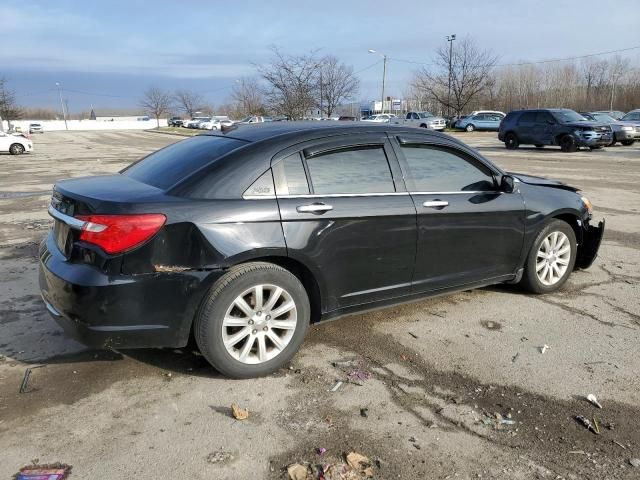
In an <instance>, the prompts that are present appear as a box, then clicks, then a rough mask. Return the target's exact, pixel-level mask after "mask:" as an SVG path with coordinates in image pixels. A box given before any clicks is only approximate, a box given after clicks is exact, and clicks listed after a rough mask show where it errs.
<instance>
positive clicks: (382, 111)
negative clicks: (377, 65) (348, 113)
mask: <svg viewBox="0 0 640 480" xmlns="http://www.w3.org/2000/svg"><path fill="white" fill-rule="evenodd" d="M369 53H377V54H378V55H381V56H382V59H383V60H384V61H383V64H382V105H381V106H380V113H384V82H385V80H386V78H387V56H386V55H385V54H383V53H378V52H376V51H375V50H373V49H372V48H370V49H369Z"/></svg>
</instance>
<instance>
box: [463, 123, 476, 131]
mask: <svg viewBox="0 0 640 480" xmlns="http://www.w3.org/2000/svg"><path fill="white" fill-rule="evenodd" d="M475 129H476V127H474V126H473V125H472V124H469V125H467V128H465V130H466V131H467V132H473V131H474V130H475Z"/></svg>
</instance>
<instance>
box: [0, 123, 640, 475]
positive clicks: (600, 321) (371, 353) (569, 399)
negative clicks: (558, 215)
mask: <svg viewBox="0 0 640 480" xmlns="http://www.w3.org/2000/svg"><path fill="white" fill-rule="evenodd" d="M458 136H459V137H460V138H462V139H463V140H464V141H466V142H467V143H469V144H470V145H472V146H474V147H476V148H478V149H479V150H480V151H481V152H482V153H483V154H484V155H486V156H487V157H488V158H490V159H492V160H493V161H495V162H496V163H498V164H499V165H501V166H502V167H504V168H506V169H507V170H512V171H516V172H523V173H530V174H534V175H542V176H549V177H553V178H557V179H560V180H563V181H565V182H568V183H571V184H572V185H576V186H578V187H580V188H582V189H583V190H584V192H585V194H586V195H587V196H589V198H590V199H591V200H592V202H593V203H594V205H595V210H596V213H595V217H596V219H599V218H600V217H602V216H604V217H606V219H607V231H606V234H605V239H604V242H603V246H602V248H601V251H600V256H599V259H598V260H597V261H596V263H595V265H594V266H593V267H592V268H591V269H589V270H587V271H580V272H576V273H574V274H573V275H572V277H571V279H570V281H569V282H568V284H567V285H566V287H565V288H564V289H563V291H561V292H559V293H556V294H552V295H546V296H530V295H525V294H522V293H520V292H519V291H518V289H517V288H513V287H507V286H504V287H503V286H500V287H491V288H484V289H480V290H475V291H468V292H463V293H459V294H456V295H450V296H446V297H439V298H435V299H430V300H424V301H421V302H418V303H413V304H411V305H406V306H402V307H396V308H390V309H385V310H380V311H377V312H374V313H369V314H366V315H354V316H350V317H347V318H344V319H342V320H339V321H335V322H331V323H326V324H321V325H317V326H314V327H313V328H311V329H310V334H309V336H308V338H307V340H306V342H305V344H304V345H303V348H302V350H301V352H300V353H299V354H298V355H297V356H296V357H295V358H294V360H293V362H292V363H291V365H290V367H289V368H288V369H284V370H282V371H280V372H278V373H277V374H275V375H273V376H270V377H267V378H262V379H258V380H247V381H231V380H227V379H225V378H221V377H220V376H219V375H218V374H217V373H216V372H215V371H213V370H212V369H211V368H210V367H209V366H208V365H207V364H206V363H205V361H204V360H203V359H202V357H201V356H199V355H198V354H197V353H194V352H193V351H192V349H188V348H187V349H183V350H135V351H122V352H98V351H88V350H86V349H84V348H83V347H82V346H81V345H79V344H77V343H75V342H73V341H71V340H69V339H67V338H65V337H64V335H63V334H62V331H61V329H60V328H58V327H57V325H56V324H55V323H54V322H53V320H51V319H50V318H49V316H48V314H47V313H46V311H45V309H44V306H43V304H42V301H41V299H40V296H39V290H38V286H37V262H36V251H37V246H38V243H39V241H40V240H41V239H42V237H43V236H44V235H45V234H46V231H47V229H48V227H49V219H48V217H47V214H46V205H47V203H48V197H49V194H50V190H51V186H52V184H53V183H54V182H55V181H56V180H57V179H62V178H66V177H73V176H81V175H87V174H102V173H112V172H115V171H117V170H119V169H120V168H122V167H123V166H125V165H127V164H128V163H130V162H131V161H133V160H135V159H137V158H139V157H141V156H142V155H145V154H146V153H148V152H151V151H153V150H155V149H158V148H160V147H162V146H164V145H167V144H169V143H171V142H175V141H178V140H180V137H176V136H170V135H163V134H157V133H147V132H74V133H72V132H58V133H46V134H44V135H41V136H37V137H35V139H34V142H35V153H34V154H32V155H24V156H20V157H14V156H9V155H0V162H1V163H2V172H3V173H2V175H1V176H0V265H1V266H2V270H1V271H2V276H1V277H0V478H10V477H11V475H13V474H14V473H16V472H17V471H18V469H19V468H20V467H22V466H24V465H27V464H29V463H31V462H39V463H53V462H62V463H67V464H70V465H72V466H73V473H72V475H71V478H82V479H89V478H109V479H129V478H155V477H162V478H169V476H170V477H171V478H190V479H212V478H214V479H253V478H274V479H280V478H286V477H287V475H286V472H285V470H286V466H287V465H289V464H291V463H294V462H299V463H304V462H311V463H313V464H319V463H336V462H340V461H342V459H343V455H344V454H346V453H348V452H350V451H357V452H359V453H361V454H363V455H366V456H367V457H369V458H370V459H371V460H372V462H373V471H374V476H375V478H384V479H388V478H402V479H413V478H443V479H444V478H496V479H531V478H548V479H556V478H575V479H582V478H589V479H605V478H639V477H640V468H636V467H633V466H631V464H630V462H629V460H630V459H631V458H634V457H640V388H639V387H640V355H638V352H639V346H640V289H639V286H640V268H639V265H640V233H639V232H640V189H639V188H638V185H640V145H639V144H636V145H634V146H632V147H622V146H617V147H613V148H607V149H605V150H601V151H580V152H576V153H572V154H564V153H561V152H560V151H559V150H558V149H556V148H546V149H544V150H536V149H535V148H521V149H519V150H516V151H507V150H505V148H504V147H503V146H502V144H501V143H500V142H498V141H497V138H496V135H495V133H472V134H466V133H465V134H458ZM544 345H548V346H549V348H548V349H547V350H546V352H545V353H544V354H543V353H541V347H542V346H544ZM345 361H353V363H352V364H349V365H344V364H338V366H337V367H336V366H334V365H333V363H334V362H345ZM35 366H38V367H40V366H42V368H37V369H34V370H33V371H32V374H31V378H30V382H29V389H28V391H27V392H26V393H23V394H19V393H18V389H19V387H20V384H21V381H22V378H23V374H24V372H25V368H27V367H35ZM354 366H357V367H358V368H360V369H362V370H364V371H366V372H370V373H371V374H372V376H371V378H370V379H366V380H363V381H362V382H360V383H362V385H357V384H354V383H350V382H347V373H346V372H348V371H349V370H351V369H353V368H354ZM337 380H342V381H344V384H342V386H341V387H340V388H339V389H338V390H337V391H335V392H332V391H330V390H331V388H332V386H333V385H334V384H335V382H336V381H337ZM589 393H593V394H595V395H596V396H597V397H598V399H599V401H600V402H601V403H602V405H603V407H604V408H603V409H602V410H600V409H596V408H595V407H593V406H592V405H591V404H589V403H588V402H586V401H585V400H584V396H585V395H587V394H589ZM232 403H236V404H238V405H240V406H242V407H246V408H248V409H249V413H250V415H249V418H248V419H247V420H244V421H237V420H234V419H233V418H232V417H231V416H230V413H229V407H230V405H231V404H232ZM362 409H366V410H362ZM496 413H497V414H499V417H498V418H504V419H508V417H510V419H511V420H513V421H515V424H514V425H504V424H500V423H499V420H497V419H496ZM576 415H585V416H587V417H589V418H593V417H594V416H595V417H596V418H597V421H598V424H599V426H600V430H601V434H600V435H595V434H593V433H591V432H589V431H588V430H587V429H585V428H584V427H583V426H581V425H579V424H578V423H577V422H576V421H575V420H574V416H576ZM320 447H322V448H326V449H327V452H326V453H325V454H324V455H323V456H319V455H318V454H317V451H316V449H317V448H320ZM169 472H170V474H169Z"/></svg>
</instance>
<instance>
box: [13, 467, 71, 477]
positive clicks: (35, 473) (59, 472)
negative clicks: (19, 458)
mask: <svg viewBox="0 0 640 480" xmlns="http://www.w3.org/2000/svg"><path fill="white" fill-rule="evenodd" d="M69 472H71V466H70V465H64V464H62V463H55V464H52V465H30V466H28V467H24V468H21V469H20V471H19V472H18V473H17V474H16V475H15V476H14V477H13V478H14V479H15V480H41V479H46V480H64V479H65V478H67V476H68V475H69Z"/></svg>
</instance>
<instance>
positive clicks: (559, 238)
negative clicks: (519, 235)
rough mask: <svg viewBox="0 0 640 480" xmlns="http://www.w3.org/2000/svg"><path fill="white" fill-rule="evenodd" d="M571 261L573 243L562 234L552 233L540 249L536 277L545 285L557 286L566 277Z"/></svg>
mask: <svg viewBox="0 0 640 480" xmlns="http://www.w3.org/2000/svg"><path fill="white" fill-rule="evenodd" d="M570 260H571V243H570V242H569V238H568V237H567V236H566V235H565V234H564V233H562V232H559V231H555V232H551V233H550V234H549V235H547V236H546V237H545V239H544V240H543V241H542V243H541V244H540V248H538V254H537V257H536V275H537V277H538V280H540V282H541V283H542V284H543V285H546V286H551V285H555V284H556V283H558V282H559V281H560V279H561V278H562V277H564V275H565V273H566V272H567V268H568V266H569V261H570Z"/></svg>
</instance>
